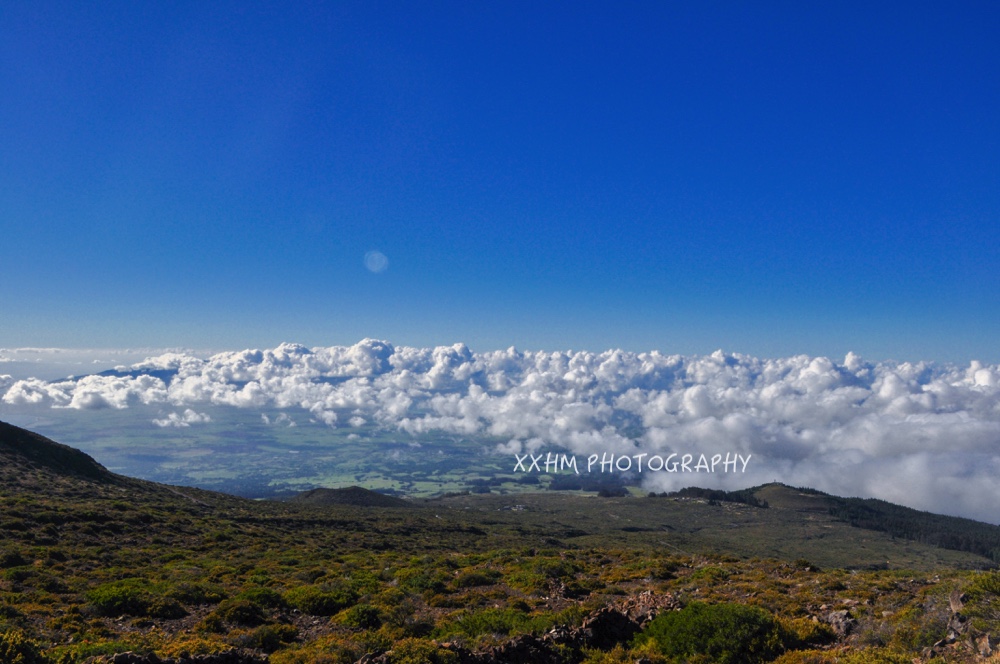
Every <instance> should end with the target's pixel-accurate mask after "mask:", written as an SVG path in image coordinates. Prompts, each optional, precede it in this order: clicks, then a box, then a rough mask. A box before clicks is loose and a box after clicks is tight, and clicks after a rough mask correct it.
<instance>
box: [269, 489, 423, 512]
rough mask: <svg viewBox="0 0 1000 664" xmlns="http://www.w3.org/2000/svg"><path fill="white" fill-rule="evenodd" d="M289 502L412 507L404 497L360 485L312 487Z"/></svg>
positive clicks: (318, 504)
mask: <svg viewBox="0 0 1000 664" xmlns="http://www.w3.org/2000/svg"><path fill="white" fill-rule="evenodd" d="M289 502H292V503H301V504H303V505H315V506H322V505H354V506H355V507H411V506H412V505H413V504H412V503H411V502H409V501H406V500H403V499H402V498H396V497H394V496H387V495H385V494H383V493H378V492H377V491H369V490H368V489H363V488H361V487H359V486H350V487H347V488H346V489H310V490H309V491H303V492H302V493H300V494H297V495H295V496H292V497H291V498H289Z"/></svg>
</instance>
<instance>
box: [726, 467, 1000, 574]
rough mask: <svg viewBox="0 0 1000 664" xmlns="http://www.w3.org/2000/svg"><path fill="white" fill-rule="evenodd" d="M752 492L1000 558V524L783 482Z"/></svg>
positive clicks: (784, 504)
mask: <svg viewBox="0 0 1000 664" xmlns="http://www.w3.org/2000/svg"><path fill="white" fill-rule="evenodd" d="M743 493H750V494H752V495H754V496H756V497H757V499H759V500H761V501H762V502H764V503H766V504H768V505H770V506H771V507H779V508H784V509H793V510H796V511H799V512H825V513H827V514H829V515H831V516H832V517H834V518H835V519H839V520H841V521H845V522H847V523H849V524H851V525H852V526H854V527H855V528H863V529H865V530H875V531H879V532H883V533H888V534H890V535H892V536H893V537H901V538H903V539H908V540H913V541H915V542H920V543H921V544H929V545H931V546H936V547H940V548H942V549H952V550H953V551H967V552H969V553H975V554H976V555H980V556H983V557H984V558H989V559H990V560H992V561H994V562H1000V526H994V525H992V524H988V523H983V522H981V521H973V520H972V519H965V518H962V517H957V516H944V515H941V514H935V513H933V512H923V511H920V510H915V509H913V508H910V507H903V506H902V505H896V504H894V503H889V502H886V501H884V500H879V499H877V498H841V497H840V496H832V495H830V494H828V493H823V492H822V491H817V490H816V489H807V488H795V487H790V486H787V485H784V484H781V483H778V482H774V483H771V484H764V485H761V486H758V487H753V488H751V489H746V491H745V492H743Z"/></svg>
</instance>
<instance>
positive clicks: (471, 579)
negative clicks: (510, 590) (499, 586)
mask: <svg viewBox="0 0 1000 664" xmlns="http://www.w3.org/2000/svg"><path fill="white" fill-rule="evenodd" d="M499 578H500V574H499V573H498V572H495V571H493V570H484V571H479V570H473V571H471V572H463V573H461V574H459V575H458V576H456V577H455V578H454V579H453V580H452V582H451V584H452V585H453V586H454V587H455V588H478V587H479V586H491V585H493V584H494V583H496V582H497V580H498V579H499Z"/></svg>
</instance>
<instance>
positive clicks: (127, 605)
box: [87, 579, 187, 620]
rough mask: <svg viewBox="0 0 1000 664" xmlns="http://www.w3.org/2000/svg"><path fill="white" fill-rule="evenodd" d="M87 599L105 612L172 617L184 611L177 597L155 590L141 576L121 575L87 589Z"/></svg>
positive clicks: (109, 614)
mask: <svg viewBox="0 0 1000 664" xmlns="http://www.w3.org/2000/svg"><path fill="white" fill-rule="evenodd" d="M87 599H88V600H89V601H90V603H91V604H93V605H94V608H96V609H97V611H98V613H100V614H101V615H105V616H119V615H122V614H125V615H130V616H138V617H144V618H164V619H167V620H172V619H175V618H183V617H184V616H186V615H187V611H185V610H184V607H183V606H181V605H180V603H178V602H177V600H175V599H173V598H172V597H166V596H161V595H159V594H154V592H153V591H152V590H151V589H150V588H149V584H148V582H147V581H146V580H144V579H122V580H120V581H112V582H111V583H105V584H104V585H101V586H98V587H97V588H95V589H94V590H91V591H90V592H89V593H87Z"/></svg>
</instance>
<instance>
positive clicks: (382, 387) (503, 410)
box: [0, 339, 1000, 522]
mask: <svg viewBox="0 0 1000 664" xmlns="http://www.w3.org/2000/svg"><path fill="white" fill-rule="evenodd" d="M0 393H2V394H3V401H4V402H6V403H9V404H38V405H46V406H51V407H57V408H78V409H90V408H127V407H129V406H130V405H132V404H139V403H142V404H166V405H169V406H171V407H176V408H184V409H185V410H183V411H182V412H180V413H171V415H170V416H168V418H167V419H166V420H162V421H158V422H156V424H157V425H159V426H187V425H197V424H198V423H200V422H203V421H206V420H207V418H208V416H207V415H206V414H203V413H199V412H197V411H196V410H194V409H195V408H200V409H202V410H204V409H206V408H208V407H210V406H213V405H226V406H236V407H240V408H251V409H264V408H268V409H271V408H279V409H298V408H301V409H304V410H306V411H308V412H309V413H310V415H311V417H312V418H314V419H315V420H317V421H320V422H324V423H326V424H328V425H330V426H332V427H362V426H378V427H383V428H392V429H396V430H399V431H400V432H401V433H403V434H406V433H410V434H420V433H425V432H432V431H444V432H449V433H453V434H460V435H465V436H479V437H484V438H485V439H489V440H491V441H493V444H495V445H496V447H497V449H498V450H499V451H501V452H502V453H506V454H510V455H511V460H512V464H511V465H512V467H513V455H514V454H515V453H521V454H523V453H526V452H529V451H536V452H537V451H543V450H547V449H554V448H556V447H560V448H564V449H566V450H568V451H570V452H572V453H575V454H577V455H589V454H593V453H615V454H629V455H632V454H638V453H648V454H663V455H665V454H669V453H672V452H677V453H693V454H695V455H697V454H701V453H704V454H709V455H711V454H716V453H721V454H725V453H726V452H739V453H740V454H742V455H747V454H751V455H752V460H751V462H750V463H749V465H748V467H747V472H746V473H745V474H741V475H740V476H738V477H736V476H732V475H730V476H723V475H721V474H715V475H700V476H695V475H691V474H688V475H677V474H675V475H671V474H668V473H656V474H649V475H647V476H646V477H645V482H646V486H647V488H649V489H651V490H662V489H669V488H676V487H679V486H684V485H690V484H699V485H701V486H728V487H732V488H738V487H742V486H748V485H751V484H759V483H764V482H769V481H772V480H778V481H782V482H785V483H789V484H794V485H807V486H812V487H816V488H819V489H823V490H826V491H831V492H835V493H838V494H844V495H860V496H875V497H880V498H884V499H887V500H891V501H894V502H898V503H902V504H905V505H910V506H913V507H917V508H920V509H927V510H933V511H936V512H944V513H949V514H961V515H964V516H970V517H973V518H978V519H983V520H989V521H994V522H995V521H996V520H997V517H996V514H995V508H996V505H998V504H1000V482H997V481H996V477H997V476H998V475H1000V367H997V366H984V365H982V364H981V363H978V362H973V363H972V364H970V365H969V366H967V367H955V366H952V365H936V364H930V363H916V364H914V363H891V362H883V363H871V362H867V361H864V360H862V359H861V358H859V357H857V356H856V355H853V354H848V356H847V357H846V358H844V360H843V361H841V362H835V361H833V360H830V359H827V358H824V357H808V356H804V355H801V356H795V357H788V358H780V359H759V358H755V357H749V356H745V355H738V354H734V355H730V354H724V353H722V352H721V351H717V352H716V353H713V354H711V355H707V356H696V357H685V356H679V355H664V354H662V353H659V352H656V351H654V352H649V353H630V352H625V351H621V350H610V351H606V352H603V353H593V352H556V353H550V352H520V351H517V350H515V349H513V348H511V349H508V350H501V351H493V352H487V353H473V352H471V351H470V350H469V349H468V348H467V347H465V346H464V345H462V344H456V345H454V346H442V347H438V348H408V347H394V346H393V345H391V344H389V343H387V342H384V341H377V340H372V339H365V340H364V341H361V342H359V343H358V344H355V345H354V346H349V347H347V346H334V347H329V348H312V349H309V348H306V347H304V346H300V345H295V344H282V345H280V346H278V347H277V348H273V349H269V350H244V351H238V352H226V353H219V354H216V355H213V356H211V357H208V358H199V357H195V356H193V355H189V354H185V353H167V354H163V355H159V356H157V357H151V358H148V359H146V360H144V361H142V362H139V363H136V364H133V365H131V366H128V367H125V366H122V367H119V368H118V369H117V370H116V371H113V372H105V373H104V374H102V375H92V376H85V377H83V378H78V379H72V380H69V379H67V380H62V381H56V382H48V381H44V380H40V379H26V380H16V381H15V380H12V379H10V378H7V379H6V380H4V379H3V378H0Z"/></svg>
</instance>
